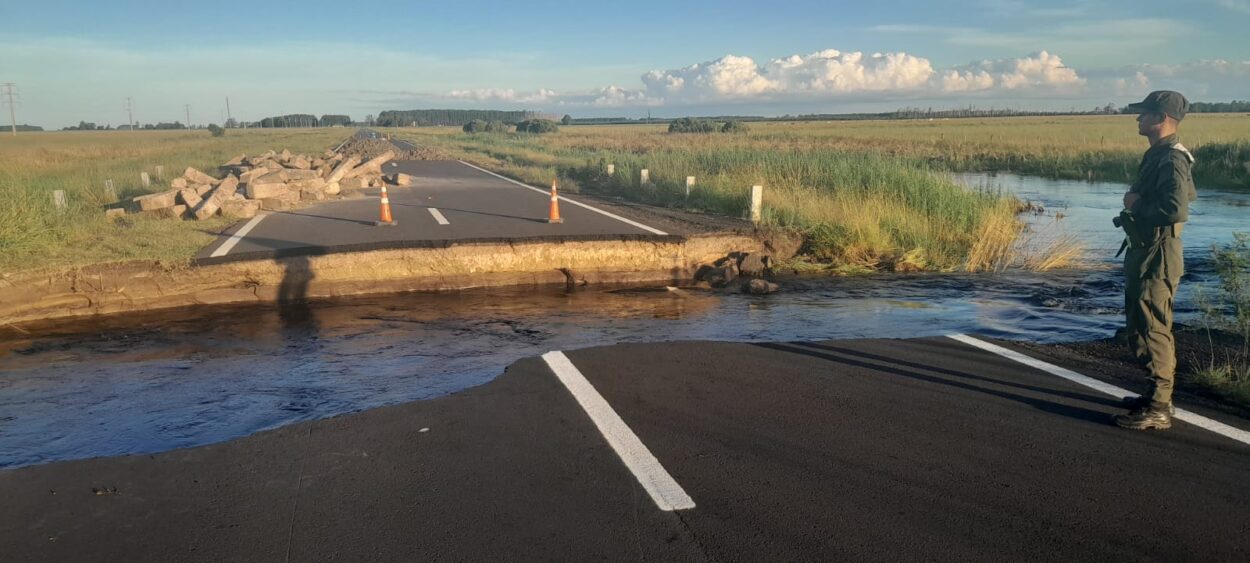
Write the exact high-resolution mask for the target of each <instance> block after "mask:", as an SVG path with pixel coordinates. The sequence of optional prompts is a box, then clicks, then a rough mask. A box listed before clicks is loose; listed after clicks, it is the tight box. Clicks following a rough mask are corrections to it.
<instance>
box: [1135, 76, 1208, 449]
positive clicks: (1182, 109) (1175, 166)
mask: <svg viewBox="0 0 1250 563" xmlns="http://www.w3.org/2000/svg"><path fill="white" fill-rule="evenodd" d="M1128 108H1129V110H1130V111H1134V112H1136V113H1138V116H1137V132H1138V134H1140V135H1142V136H1144V137H1146V138H1147V139H1149V140H1150V149H1149V150H1147V151H1146V154H1145V156H1143V157H1142V162H1141V167H1140V168H1139V169H1138V178H1137V182H1135V183H1134V184H1133V186H1132V187H1131V188H1130V189H1129V191H1128V193H1126V194H1124V211H1122V212H1121V213H1120V216H1119V217H1118V218H1117V221H1116V224H1117V226H1119V227H1120V228H1122V229H1124V232H1125V235H1127V236H1126V237H1125V245H1124V246H1125V248H1127V250H1128V253H1127V254H1125V256H1124V278H1125V280H1124V281H1125V286H1124V314H1125V320H1126V327H1125V328H1126V336H1127V337H1128V343H1129V349H1130V350H1131V351H1132V353H1133V356H1135V357H1136V358H1137V360H1138V361H1139V362H1141V364H1142V365H1143V366H1145V368H1146V369H1147V370H1148V371H1149V372H1150V378H1151V380H1152V383H1153V385H1152V389H1151V391H1150V392H1147V393H1146V394H1144V395H1142V396H1140V397H1132V398H1126V399H1125V406H1127V407H1129V408H1130V409H1131V410H1130V412H1128V413H1127V414H1121V415H1117V416H1116V417H1115V422H1116V424H1118V425H1119V426H1121V427H1123V428H1132V429H1136V430H1145V429H1149V428H1154V429H1160V430H1161V429H1165V428H1169V427H1171V426H1172V413H1173V412H1174V411H1175V409H1174V408H1173V407H1172V387H1173V384H1174V382H1175V379H1176V344H1175V341H1174V340H1173V338H1172V300H1173V298H1174V297H1175V296H1176V286H1177V284H1178V283H1180V279H1181V275H1182V274H1183V273H1184V266H1185V264H1184V257H1183V254H1182V247H1181V238H1180V236H1181V227H1182V226H1183V223H1184V222H1185V221H1186V220H1188V219H1189V202H1191V201H1193V200H1194V199H1195V198H1196V197H1197V195H1198V194H1197V191H1196V190H1195V189H1194V180H1193V176H1192V175H1191V174H1190V167H1191V166H1192V165H1193V163H1194V157H1193V155H1192V154H1190V153H1189V150H1187V149H1186V148H1185V147H1184V146H1183V145H1181V144H1180V139H1179V138H1178V137H1177V134H1176V130H1177V128H1178V127H1179V125H1180V122H1181V120H1182V119H1184V118H1185V113H1186V112H1187V111H1188V110H1189V102H1188V101H1187V100H1185V97H1184V96H1182V95H1180V93H1178V92H1172V91H1167V90H1162V91H1157V92H1151V93H1150V95H1148V96H1146V99H1145V100H1142V101H1141V102H1139V103H1136V104H1129V106H1128ZM1121 250H1123V248H1122V249H1121Z"/></svg>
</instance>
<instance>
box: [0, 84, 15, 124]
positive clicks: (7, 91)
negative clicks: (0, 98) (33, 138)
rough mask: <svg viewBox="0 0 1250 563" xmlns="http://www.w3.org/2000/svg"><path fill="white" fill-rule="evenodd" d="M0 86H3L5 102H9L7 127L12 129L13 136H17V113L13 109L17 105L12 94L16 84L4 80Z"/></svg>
mask: <svg viewBox="0 0 1250 563" xmlns="http://www.w3.org/2000/svg"><path fill="white" fill-rule="evenodd" d="M0 88H4V98H5V102H6V103H8V104H9V128H10V129H11V130H12V132H13V136H14V137H16V136H17V113H16V112H15V111H14V109H13V108H14V106H16V105H17V102H15V101H13V96H14V92H13V91H14V90H16V89H17V84H14V83H12V82H5V83H4V84H0Z"/></svg>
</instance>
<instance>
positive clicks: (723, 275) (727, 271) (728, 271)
mask: <svg viewBox="0 0 1250 563" xmlns="http://www.w3.org/2000/svg"><path fill="white" fill-rule="evenodd" d="M737 278H738V272H737V269H736V268H733V267H731V266H728V265H725V266H719V267H716V268H712V269H710V270H708V271H707V273H705V274H704V275H703V281H705V282H707V283H708V284H709V285H711V286H712V287H716V288H721V287H725V286H727V285H729V284H731V283H733V281H734V280H735V279H737Z"/></svg>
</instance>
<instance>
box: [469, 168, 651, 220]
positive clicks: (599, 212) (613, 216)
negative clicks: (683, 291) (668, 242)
mask: <svg viewBox="0 0 1250 563" xmlns="http://www.w3.org/2000/svg"><path fill="white" fill-rule="evenodd" d="M457 162H459V163H460V164H463V165H465V166H468V167H469V168H473V169H475V170H480V171H482V172H485V173H487V174H490V175H491V176H494V177H496V178H499V179H500V180H503V181H505V182H511V183H513V184H516V185H518V186H521V187H522V188H525V189H527V190H533V191H536V192H538V193H540V194H543V195H547V196H550V195H551V192H550V191H548V190H540V189H538V188H535V187H534V186H530V185H526V184H522V183H521V182H518V181H516V180H513V179H512V178H508V177H506V176H500V175H499V174H496V173H494V172H491V171H490V170H487V169H485V168H482V167H479V166H474V165H472V164H469V163H467V162H465V161H463V160H459V161H457ZM560 201H564V202H568V203H571V204H573V205H576V206H578V207H583V208H586V209H589V210H591V211H594V212H595V213H598V214H600V215H603V216H605V217H610V218H612V219H616V220H617V221H620V222H622V223H625V224H627V225H632V226H634V227H638V228H639V229H642V230H644V231H647V232H649V233H652V234H657V235H661V236H663V235H667V234H668V233H666V232H664V231H661V230H659V229H656V228H654V227H648V226H646V225H643V224H642V223H639V222H637V221H631V220H629V219H626V218H624V217H621V216H620V215H617V214H615V213H610V212H608V211H604V210H602V209H599V208H597V207H591V206H589V205H586V204H585V203H582V202H580V201H573V200H571V199H568V198H566V197H564V196H560Z"/></svg>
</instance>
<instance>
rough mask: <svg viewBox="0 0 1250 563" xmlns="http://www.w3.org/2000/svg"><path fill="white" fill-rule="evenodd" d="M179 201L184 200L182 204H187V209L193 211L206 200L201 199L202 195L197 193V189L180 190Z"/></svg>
mask: <svg viewBox="0 0 1250 563" xmlns="http://www.w3.org/2000/svg"><path fill="white" fill-rule="evenodd" d="M178 199H180V200H182V203H185V204H186V205H187V207H190V208H191V209H195V207H196V206H198V205H199V204H200V202H201V201H203V200H204V198H201V197H200V194H199V193H198V192H196V191H195V188H187V189H185V190H179V191H178Z"/></svg>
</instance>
